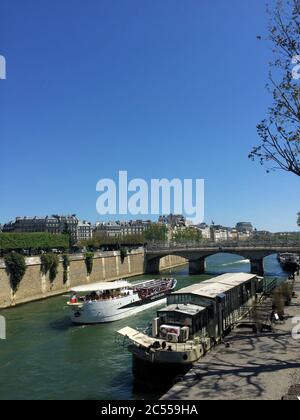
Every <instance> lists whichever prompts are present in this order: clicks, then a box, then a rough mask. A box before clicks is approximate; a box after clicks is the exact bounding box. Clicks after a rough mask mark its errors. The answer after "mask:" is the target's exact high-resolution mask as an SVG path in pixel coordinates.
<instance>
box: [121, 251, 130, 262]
mask: <svg viewBox="0 0 300 420" xmlns="http://www.w3.org/2000/svg"><path fill="white" fill-rule="evenodd" d="M127 255H128V249H127V248H121V249H120V257H121V262H122V264H123V262H124V260H125V258H126V257H127Z"/></svg>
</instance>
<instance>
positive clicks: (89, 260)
mask: <svg viewBox="0 0 300 420" xmlns="http://www.w3.org/2000/svg"><path fill="white" fill-rule="evenodd" d="M84 261H85V266H86V272H87V274H88V276H90V275H91V274H92V271H93V264H94V254H93V252H87V253H86V254H85V255H84Z"/></svg>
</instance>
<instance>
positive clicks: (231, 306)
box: [118, 273, 262, 381]
mask: <svg viewBox="0 0 300 420" xmlns="http://www.w3.org/2000/svg"><path fill="white" fill-rule="evenodd" d="M261 280H262V279H261V278H260V277H258V276H256V275H253V274H247V273H233V274H224V275H221V276H219V277H216V278H213V279H210V280H206V281H203V282H201V283H198V284H193V285H191V286H189V287H186V288H184V289H181V290H178V291H175V292H173V293H171V294H170V295H168V297H167V306H166V307H165V308H163V309H160V310H159V311H158V312H157V316H156V317H155V318H154V319H153V320H152V323H151V328H150V330H149V331H148V332H140V331H138V330H135V329H133V328H130V327H125V328H123V329H121V330H119V331H118V333H119V334H120V335H121V336H123V337H125V339H126V340H129V343H130V344H129V346H128V350H129V352H130V353H132V356H133V373H134V376H135V378H136V379H137V380H140V381H143V380H144V379H145V378H148V376H149V377H151V378H155V377H156V378H158V377H159V378H162V377H164V378H168V377H169V376H174V373H175V372H177V373H181V372H184V371H186V370H188V369H189V368H190V367H191V366H192V364H193V363H195V362H196V361H197V360H199V359H200V358H201V357H202V356H203V355H204V354H205V353H206V352H207V351H208V350H210V348H211V347H213V346H214V345H215V344H217V343H218V342H219V341H220V340H221V339H222V337H223V336H224V335H225V334H226V332H227V331H230V329H231V328H232V326H233V325H234V323H235V322H236V321H237V320H239V319H240V318H242V317H243V316H244V315H245V314H246V313H247V312H248V311H249V309H250V307H251V306H252V304H253V303H254V302H255V300H256V293H257V291H258V290H259V288H260V281H261ZM162 375H163V376H162Z"/></svg>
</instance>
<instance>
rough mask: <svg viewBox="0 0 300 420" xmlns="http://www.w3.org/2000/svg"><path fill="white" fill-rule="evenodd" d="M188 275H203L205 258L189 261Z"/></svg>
mask: <svg viewBox="0 0 300 420" xmlns="http://www.w3.org/2000/svg"><path fill="white" fill-rule="evenodd" d="M189 273H190V274H191V275H192V276H193V275H196V274H204V273H205V258H199V259H198V260H189Z"/></svg>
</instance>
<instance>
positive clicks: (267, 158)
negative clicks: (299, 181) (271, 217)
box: [249, 0, 300, 176]
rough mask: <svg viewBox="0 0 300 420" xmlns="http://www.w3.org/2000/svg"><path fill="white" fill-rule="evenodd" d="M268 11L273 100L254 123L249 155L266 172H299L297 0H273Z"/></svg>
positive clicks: (299, 16) (299, 15) (299, 13)
mask: <svg viewBox="0 0 300 420" xmlns="http://www.w3.org/2000/svg"><path fill="white" fill-rule="evenodd" d="M269 13H270V24H269V35H268V41H269V42H271V44H272V45H271V46H272V52H273V54H274V58H273V60H272V61H271V62H270V71H269V84H268V86H267V87H268V90H269V92H270V93H271V94H272V97H273V98H272V99H273V100H272V103H271V106H269V107H268V110H267V116H266V118H265V119H264V120H263V121H262V122H261V123H260V124H258V126H257V131H258V135H259V137H260V144H259V145H258V146H255V147H254V148H253V149H252V151H251V153H250V155H249V157H250V159H252V160H254V159H258V160H259V162H260V163H261V164H262V165H265V164H266V165H267V166H268V167H269V169H268V172H269V171H270V170H275V169H281V170H284V171H287V172H291V173H294V174H295V175H298V176H300V159H299V158H300V141H299V132H300V112H299V98H300V85H299V81H298V80H297V77H294V75H293V67H295V65H296V64H297V57H298V56H299V51H300V30H299V28H300V24H299V22H300V6H299V0H288V1H282V0H277V1H275V2H274V8H272V10H271V11H269ZM259 38H261V37H259ZM295 57H296V62H295V63H294V64H293V62H292V60H293V59H294V58H295ZM293 61H294V60H293ZM292 66H293V67H292ZM295 69H296V67H295ZM296 72H297V71H296ZM269 165H270V166H269Z"/></svg>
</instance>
